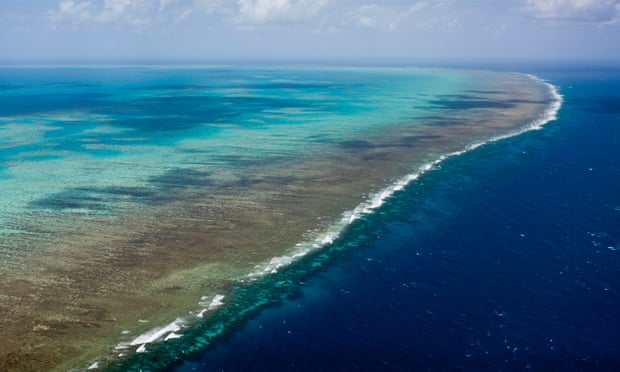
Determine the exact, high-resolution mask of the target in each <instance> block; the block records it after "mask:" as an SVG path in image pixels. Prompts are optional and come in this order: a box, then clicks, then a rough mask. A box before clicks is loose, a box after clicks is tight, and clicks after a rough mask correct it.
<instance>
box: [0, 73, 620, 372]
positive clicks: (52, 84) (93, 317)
mask: <svg viewBox="0 0 620 372" xmlns="http://www.w3.org/2000/svg"><path fill="white" fill-rule="evenodd" d="M526 72H528V73H529V72H531V73H533V74H534V75H535V76H537V77H539V78H542V79H545V80H546V81H549V82H550V83H551V84H553V85H549V84H546V83H544V82H542V81H541V80H539V79H538V78H536V77H535V76H528V75H523V74H512V73H503V72H501V73H496V72H490V71H470V70H450V69H400V68H332V67H291V66H289V67H264V66H263V67H248V66H243V67H242V66H210V67H198V66H197V67H173V66H170V67H161V66H151V67H136V66H133V67H109V66H108V67H84V68H77V67H75V66H73V67H54V68H42V67H34V68H24V67H20V68H12V67H6V68H2V69H0V74H2V80H1V81H2V89H1V91H0V92H1V94H2V98H3V100H2V102H3V103H2V105H0V116H1V117H0V133H2V135H3V138H2V142H0V185H1V186H2V189H1V191H0V201H1V202H2V204H1V205H0V208H1V209H2V212H3V213H2V215H1V216H0V236H1V237H2V240H1V241H0V259H1V260H2V261H1V262H2V266H1V268H2V271H1V272H0V274H1V276H0V279H1V282H0V295H1V296H2V297H1V298H0V299H1V302H0V305H1V306H0V309H1V310H2V317H0V320H1V321H2V323H3V327H2V329H3V330H2V331H1V332H3V340H5V341H3V343H2V344H1V345H2V348H1V349H3V350H4V351H3V354H1V355H0V361H1V362H2V363H0V366H3V367H4V368H5V369H11V368H12V369H19V368H20V367H23V366H28V365H29V366H31V367H32V366H37V365H38V366H41V365H53V366H55V367H54V368H56V369H67V368H71V367H75V366H78V367H80V366H82V367H83V368H85V367H88V366H90V367H92V369H102V368H103V369H110V370H140V369H142V370H159V369H172V370H182V371H186V370H286V369H289V370H310V369H313V370H316V369H320V370H350V369H362V370H374V369H412V368H413V369H433V370H434V369H441V368H448V369H451V368H465V369H481V368H482V369H488V368H492V369H511V368H533V369H548V368H552V367H553V368H555V367H561V368H565V369H566V368H568V369H579V368H590V367H601V368H612V367H613V366H614V363H615V362H616V356H615V355H616V354H617V349H618V342H617V341H616V340H615V339H614V336H615V335H616V334H617V333H618V332H617V331H618V330H619V328H620V327H619V322H618V321H617V320H616V319H615V314H617V313H618V311H617V310H618V307H619V305H620V301H619V296H618V289H619V286H618V284H619V283H618V281H619V277H618V270H619V269H620V266H619V265H618V263H619V259H618V250H620V237H619V236H618V232H617V230H618V229H617V226H619V224H618V222H620V199H618V196H617V194H618V193H617V191H616V189H617V188H616V185H617V180H618V179H619V170H618V163H619V162H620V160H619V156H618V150H617V148H618V146H617V145H618V132H619V129H618V128H617V123H618V116H619V113H620V112H619V110H618V107H620V104H619V103H620V102H619V101H618V95H617V88H618V86H619V85H620V72H619V71H618V70H601V69H599V70H590V69H565V70H561V69H547V70H540V71H538V70H532V71H526ZM556 88H557V89H558V90H559V92H560V94H561V95H562V96H563V99H560V98H559V96H557V94H556V91H555V89H556ZM560 105H561V107H560ZM558 108H559V112H557V110H558ZM556 115H557V118H556ZM554 119H556V120H554ZM17 334H20V336H19V337H16V335H17ZM24 346H25V347H24ZM23 363H26V364H23ZM28 363H31V364H28Z"/></svg>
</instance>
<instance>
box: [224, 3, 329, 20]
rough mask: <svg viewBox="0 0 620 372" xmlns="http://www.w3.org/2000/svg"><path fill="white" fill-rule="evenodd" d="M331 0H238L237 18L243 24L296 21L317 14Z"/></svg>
mask: <svg viewBox="0 0 620 372" xmlns="http://www.w3.org/2000/svg"><path fill="white" fill-rule="evenodd" d="M328 3H329V0H238V1H237V15H236V17H235V20H236V21H237V22H239V23H243V24H264V23H269V22H278V23H280V22H281V23H295V22H300V21H303V20H306V19H310V18H312V17H314V16H316V15H317V14H318V13H319V12H320V11H321V10H323V9H324V8H325V6H326V5H327V4H328Z"/></svg>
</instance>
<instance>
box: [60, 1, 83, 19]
mask: <svg viewBox="0 0 620 372" xmlns="http://www.w3.org/2000/svg"><path fill="white" fill-rule="evenodd" d="M89 9H90V2H88V1H83V2H79V3H76V2H75V1H73V0H62V1H61V2H60V4H58V12H57V13H56V16H57V17H59V18H62V17H69V18H73V19H76V20H85V19H88V18H90V12H89Z"/></svg>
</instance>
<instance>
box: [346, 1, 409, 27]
mask: <svg viewBox="0 0 620 372" xmlns="http://www.w3.org/2000/svg"><path fill="white" fill-rule="evenodd" d="M348 18H350V19H351V20H352V22H353V23H354V24H356V25H357V26H361V27H363V28H368V29H374V30H395V29H396V23H397V20H398V13H397V12H396V11H395V10H394V9H391V8H387V7H383V6H379V5H376V4H366V5H362V6H360V7H358V8H357V9H355V10H354V11H352V12H351V13H350V14H349V16H348Z"/></svg>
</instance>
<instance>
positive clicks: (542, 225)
mask: <svg viewBox="0 0 620 372" xmlns="http://www.w3.org/2000/svg"><path fill="white" fill-rule="evenodd" d="M537 74H538V75H539V76H541V77H543V78H545V79H548V80H550V81H551V82H552V83H554V84H555V85H557V86H559V88H560V91H561V93H562V94H563V95H564V98H565V101H564V104H563V107H562V109H561V111H560V114H559V118H558V120H557V121H555V122H552V123H549V124H547V126H546V127H545V128H544V129H543V130H540V131H533V132H528V133H525V134H523V135H521V136H518V137H513V138H510V139H507V140H503V141H499V142H496V143H492V144H488V145H486V146H484V147H482V148H479V149H477V150H476V151H473V152H470V153H466V154H464V155H462V156H460V157H456V158H452V159H449V160H447V161H445V162H443V163H442V164H441V168H440V169H437V170H435V171H432V172H429V173H427V174H425V175H424V176H423V177H422V178H421V179H420V180H419V181H418V182H416V183H414V184H412V185H410V186H409V187H408V188H407V189H406V190H404V191H403V192H400V193H398V194H397V195H396V196H395V197H394V198H393V199H392V200H391V201H390V202H388V203H387V204H386V205H384V206H383V207H382V208H381V209H380V210H379V211H378V213H376V214H374V215H372V216H368V217H367V218H366V219H365V220H364V221H362V222H361V223H360V224H358V225H356V226H353V227H352V228H351V230H350V231H349V233H348V234H346V236H344V237H343V239H341V240H339V241H338V242H337V243H336V244H340V245H342V246H343V247H348V248H346V249H343V250H341V251H338V252H337V253H333V252H332V253H331V254H329V252H328V253H326V254H329V255H330V256H329V257H328V261H329V264H327V265H325V266H323V268H321V269H320V270H319V271H318V272H314V274H313V275H312V276H311V277H309V278H306V279H304V280H303V281H302V282H301V283H297V284H298V285H299V287H300V289H299V290H295V291H293V293H294V294H295V295H294V296H293V297H290V298H288V299H286V300H285V301H283V302H280V303H278V304H276V305H274V306H272V307H270V308H268V309H266V310H264V311H262V312H260V313H258V314H257V315H255V316H254V317H252V318H250V319H249V320H248V321H246V322H242V323H241V325H240V326H239V329H238V330H236V332H234V333H232V334H230V335H229V336H228V337H226V338H224V339H222V340H220V341H219V342H218V343H216V345H215V346H214V347H212V348H210V349H207V350H206V351H205V352H204V353H203V354H201V355H198V356H194V359H192V360H191V361H186V362H185V363H184V364H183V365H181V366H178V367H177V370H180V371H191V370H213V371H217V370H227V371H234V370H238V371H247V370H296V371H298V370H390V369H395V370H409V369H430V370H436V369H510V370H512V369H518V370H520V369H534V370H548V369H553V370H566V369H571V370H575V369H577V370H578V369H588V370H590V369H605V370H613V369H618V368H620V338H619V337H618V335H619V334H620V189H619V185H620V71H618V70H597V71H589V70H587V69H583V70H566V71H551V70H547V71H539V72H537ZM351 247H353V248H351Z"/></svg>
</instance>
